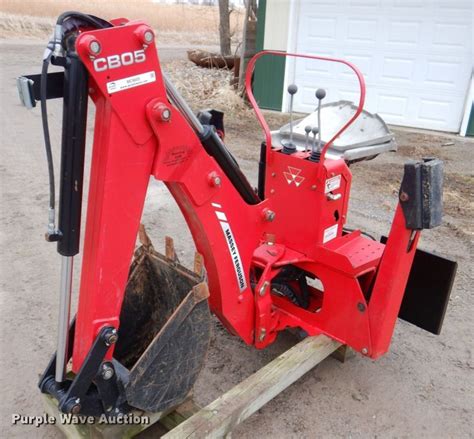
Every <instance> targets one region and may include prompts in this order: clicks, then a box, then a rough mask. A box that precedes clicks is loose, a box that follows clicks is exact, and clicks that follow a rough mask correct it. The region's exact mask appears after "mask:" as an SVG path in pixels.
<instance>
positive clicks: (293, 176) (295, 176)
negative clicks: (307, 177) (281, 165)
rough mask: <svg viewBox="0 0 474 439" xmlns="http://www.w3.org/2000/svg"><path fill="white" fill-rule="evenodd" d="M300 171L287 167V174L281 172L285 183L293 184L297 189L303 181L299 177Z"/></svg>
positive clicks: (302, 178)
mask: <svg viewBox="0 0 474 439" xmlns="http://www.w3.org/2000/svg"><path fill="white" fill-rule="evenodd" d="M300 174H301V169H298V168H293V167H291V166H288V172H283V175H284V176H285V179H286V181H287V182H288V184H290V185H291V183H295V186H296V187H298V186H299V185H300V184H301V183H303V181H304V177H301V175H300Z"/></svg>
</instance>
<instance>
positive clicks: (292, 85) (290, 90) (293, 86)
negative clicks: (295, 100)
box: [288, 84, 298, 96]
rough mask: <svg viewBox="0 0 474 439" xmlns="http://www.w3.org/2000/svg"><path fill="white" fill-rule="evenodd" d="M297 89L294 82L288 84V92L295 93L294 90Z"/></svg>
mask: <svg viewBox="0 0 474 439" xmlns="http://www.w3.org/2000/svg"><path fill="white" fill-rule="evenodd" d="M297 91H298V86H297V85H296V84H290V85H289V86H288V93H290V95H292V96H293V95H294V94H296V92H297Z"/></svg>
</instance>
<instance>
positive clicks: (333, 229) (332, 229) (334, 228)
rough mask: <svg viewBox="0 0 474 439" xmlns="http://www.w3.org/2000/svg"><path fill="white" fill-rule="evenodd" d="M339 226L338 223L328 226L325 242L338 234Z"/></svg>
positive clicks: (325, 232) (324, 237)
mask: <svg viewBox="0 0 474 439" xmlns="http://www.w3.org/2000/svg"><path fill="white" fill-rule="evenodd" d="M337 228H338V224H334V225H333V226H331V227H328V228H327V229H326V230H325V231H324V235H323V244H324V243H326V242H328V241H331V239H334V238H335V237H336V236H337Z"/></svg>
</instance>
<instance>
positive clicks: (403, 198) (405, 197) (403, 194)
mask: <svg viewBox="0 0 474 439" xmlns="http://www.w3.org/2000/svg"><path fill="white" fill-rule="evenodd" d="M409 199H410V197H409V196H408V194H407V193H406V192H400V201H408V200H409Z"/></svg>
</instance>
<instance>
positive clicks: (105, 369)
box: [101, 363, 114, 380]
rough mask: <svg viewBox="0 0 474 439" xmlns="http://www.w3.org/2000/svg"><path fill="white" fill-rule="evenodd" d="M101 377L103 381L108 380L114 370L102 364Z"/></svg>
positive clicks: (106, 364)
mask: <svg viewBox="0 0 474 439" xmlns="http://www.w3.org/2000/svg"><path fill="white" fill-rule="evenodd" d="M101 375H102V378H103V379H104V380H110V378H112V377H113V376H114V368H113V367H112V366H110V364H108V363H104V364H103V365H102V372H101Z"/></svg>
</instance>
